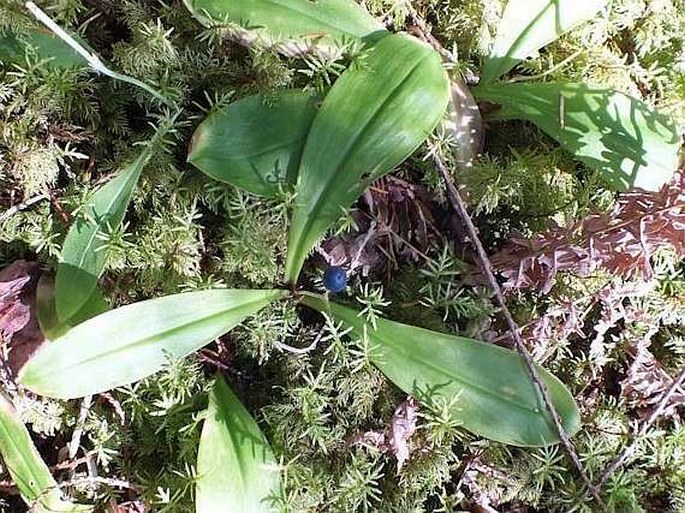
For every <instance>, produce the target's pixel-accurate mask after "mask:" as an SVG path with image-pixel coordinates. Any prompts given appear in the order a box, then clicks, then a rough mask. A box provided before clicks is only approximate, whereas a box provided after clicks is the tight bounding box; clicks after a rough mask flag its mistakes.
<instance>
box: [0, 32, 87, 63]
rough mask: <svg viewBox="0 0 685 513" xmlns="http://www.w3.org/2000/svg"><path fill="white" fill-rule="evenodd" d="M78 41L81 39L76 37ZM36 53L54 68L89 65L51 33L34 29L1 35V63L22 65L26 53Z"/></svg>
mask: <svg viewBox="0 0 685 513" xmlns="http://www.w3.org/2000/svg"><path fill="white" fill-rule="evenodd" d="M76 38H77V39H80V38H78V37H76ZM27 51H28V52H35V55H36V57H38V59H41V60H44V59H48V60H49V61H50V63H49V65H50V66H52V67H54V68H60V69H65V68H81V67H85V66H87V65H88V63H87V62H86V60H85V59H84V58H83V57H81V56H80V55H79V54H78V53H76V51H74V49H73V48H71V47H70V46H69V45H68V44H66V43H65V42H64V41H62V40H61V39H60V38H58V37H56V36H54V35H53V34H51V33H49V32H45V31H43V30H41V29H33V30H29V31H27V32H23V33H21V34H19V33H16V32H6V33H4V34H0V61H3V62H7V63H13V64H22V63H24V62H25V60H26V53H27Z"/></svg>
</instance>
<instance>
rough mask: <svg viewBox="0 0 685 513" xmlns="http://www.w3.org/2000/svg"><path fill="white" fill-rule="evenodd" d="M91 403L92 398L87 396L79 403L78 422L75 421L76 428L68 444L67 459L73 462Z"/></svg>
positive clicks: (79, 445)
mask: <svg viewBox="0 0 685 513" xmlns="http://www.w3.org/2000/svg"><path fill="white" fill-rule="evenodd" d="M92 402H93V396H92V395H88V396H86V397H84V398H83V401H82V402H81V411H80V412H79V415H78V420H77V421H76V427H75V428H74V432H73V433H72V435H71V441H70V442H69V459H70V460H73V459H74V458H75V457H76V453H77V452H78V450H79V447H81V436H83V428H84V426H85V425H86V417H87V416H88V410H90V405H91V404H92Z"/></svg>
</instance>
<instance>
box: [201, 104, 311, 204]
mask: <svg viewBox="0 0 685 513" xmlns="http://www.w3.org/2000/svg"><path fill="white" fill-rule="evenodd" d="M315 114H316V98H315V97H313V96H312V95H311V94H309V93H306V92H303V91H280V92H278V93H275V94H273V95H269V96H268V98H264V97H262V96H259V95H255V96H249V97H247V98H243V99H242V100H239V101H237V102H234V103H231V104H230V105H227V106H226V107H224V108H222V109H219V110H217V111H215V112H212V113H211V114H210V115H209V116H207V118H206V119H205V120H204V121H203V122H202V123H201V124H200V126H199V127H198V128H197V130H195V134H194V135H193V138H192V141H191V143H190V150H189V153H188V162H191V163H192V164H193V165H194V166H196V167H197V168H198V169H200V171H202V172H203V173H205V174H207V175H209V176H211V177H212V178H214V179H215V180H219V181H221V182H227V183H230V184H232V185H235V186H237V187H240V188H242V189H245V190H247V191H249V192H252V193H254V194H259V195H262V196H268V197H274V196H278V195H279V194H280V193H282V191H283V190H286V189H287V188H289V187H291V186H292V185H293V184H294V183H295V178H296V177H297V168H298V167H299V165H300V156H301V155H302V147H303V146H304V141H305V138H306V137H307V132H308V131H309V127H310V126H311V124H312V120H313V119H314V115H315Z"/></svg>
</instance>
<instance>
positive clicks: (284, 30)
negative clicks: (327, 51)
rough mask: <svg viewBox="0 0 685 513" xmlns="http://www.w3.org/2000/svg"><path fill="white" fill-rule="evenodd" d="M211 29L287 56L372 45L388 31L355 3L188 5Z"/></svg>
mask: <svg viewBox="0 0 685 513" xmlns="http://www.w3.org/2000/svg"><path fill="white" fill-rule="evenodd" d="M184 2H185V4H186V7H187V8H188V10H189V11H190V12H191V13H192V14H193V16H194V17H195V18H196V19H197V20H198V21H199V22H200V23H201V24H203V25H204V26H206V27H216V26H223V27H228V28H229V29H234V34H233V37H237V38H238V39H240V40H242V41H243V42H244V43H247V44H250V43H253V42H256V43H257V44H259V45H261V46H266V47H271V46H276V47H277V49H278V50H279V51H283V52H284V53H288V54H301V53H306V52H308V51H311V50H312V49H314V48H317V49H319V48H326V47H331V46H333V47H335V46H341V45H342V44H343V43H344V42H346V41H347V40H350V39H351V40H356V39H365V40H372V39H374V38H375V37H377V36H378V35H381V34H386V33H387V32H386V30H385V28H384V27H383V25H381V24H380V23H379V22H377V21H376V20H375V19H374V18H373V17H372V16H371V15H370V14H369V13H368V12H367V11H366V10H364V9H363V8H362V7H360V6H359V4H357V3H356V2H354V1H353V0H317V1H316V2H312V1H311V0H184Z"/></svg>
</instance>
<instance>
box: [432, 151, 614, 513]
mask: <svg viewBox="0 0 685 513" xmlns="http://www.w3.org/2000/svg"><path fill="white" fill-rule="evenodd" d="M429 147H430V150H431V153H432V156H433V161H434V162H435V164H436V166H437V167H438V170H439V171H440V173H441V174H442V178H443V180H444V182H445V185H446V186H447V193H448V196H449V199H450V204H451V205H452V208H453V209H454V210H455V212H456V213H457V214H458V215H459V217H460V218H461V220H462V221H463V222H464V225H465V226H466V231H467V233H468V235H469V238H470V239H471V244H473V246H474V247H475V249H476V253H477V254H478V259H479V260H480V264H481V268H482V270H483V275H484V276H485V279H486V281H487V283H488V285H489V287H490V288H491V289H492V291H493V292H494V294H495V299H496V302H497V304H498V305H499V307H500V309H501V311H502V315H503V316H504V319H505V321H506V323H507V326H508V328H509V331H510V332H511V335H512V337H513V339H514V342H515V344H516V349H517V351H518V352H519V354H521V356H522V357H523V360H524V362H525V363H526V367H527V368H528V372H529V374H530V377H531V379H532V380H533V383H535V385H536V386H537V388H538V389H539V390H540V394H541V395H542V399H543V401H544V403H545V407H546V408H547V411H548V412H549V414H550V416H551V417H552V421H553V422H554V426H555V427H556V430H557V432H558V434H559V439H560V440H561V442H562V443H563V444H564V447H565V448H566V451H567V453H568V455H569V457H570V458H571V461H572V462H573V465H574V466H575V467H576V470H577V471H578V474H579V475H580V477H581V479H582V480H583V482H584V483H585V486H586V487H587V489H588V490H589V491H590V493H592V496H593V497H594V498H595V500H596V501H597V503H598V504H600V505H601V506H602V508H603V510H606V506H605V504H604V502H603V501H602V498H601V497H600V496H599V493H598V491H597V489H596V488H595V486H594V485H593V484H592V482H591V481H590V478H589V477H588V476H587V474H586V473H585V469H584V468H583V464H582V463H581V461H580V458H579V457H578V454H577V452H576V450H575V448H574V447H573V443H572V442H571V440H570V439H569V437H568V435H567V434H566V431H565V430H564V425H563V424H562V422H561V418H560V417H559V414H558V413H557V411H556V409H555V408H554V404H553V403H552V399H551V398H550V395H549V392H548V390H547V387H546V386H545V384H544V383H543V382H542V380H541V379H540V377H539V375H538V372H537V371H536V370H535V366H534V364H533V359H532V358H531V356H530V353H528V350H527V349H526V345H525V343H524V342H523V338H522V337H521V333H520V329H519V327H518V325H517V324H516V321H515V320H514V318H513V317H512V315H511V312H509V308H508V307H507V304H506V300H505V299H504V294H503V292H502V288H501V287H500V285H499V283H498V282H497V279H496V278H495V274H494V272H493V270H492V264H491V263H490V260H489V258H488V255H487V253H486V252H485V248H484V247H483V244H482V242H481V241H480V238H479V237H478V231H477V230H476V227H475V225H474V224H473V221H472V220H471V216H470V215H469V213H468V210H467V209H466V204H465V203H464V200H463V199H462V198H461V196H460V195H459V191H458V190H457V187H456V186H455V185H454V181H453V179H452V175H451V174H450V172H449V170H448V169H447V167H446V166H445V163H444V162H443V161H442V158H441V157H440V154H439V152H438V149H437V148H436V147H435V145H434V144H432V143H430V142H429Z"/></svg>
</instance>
